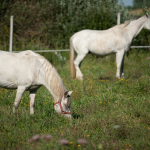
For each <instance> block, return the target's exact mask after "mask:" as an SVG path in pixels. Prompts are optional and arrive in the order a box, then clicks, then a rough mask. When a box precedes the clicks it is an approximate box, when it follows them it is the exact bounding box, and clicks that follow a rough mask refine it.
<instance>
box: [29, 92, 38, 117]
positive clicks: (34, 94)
mask: <svg viewBox="0 0 150 150" xmlns="http://www.w3.org/2000/svg"><path fill="white" fill-rule="evenodd" d="M36 92H37V90H34V91H30V95H29V97H30V114H34V106H35V96H36Z"/></svg>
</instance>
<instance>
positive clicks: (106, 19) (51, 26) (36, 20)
mask: <svg viewBox="0 0 150 150" xmlns="http://www.w3.org/2000/svg"><path fill="white" fill-rule="evenodd" d="M117 1H118V0H42V1H41V0H3V1H2V0H1V2H0V10H1V13H0V46H1V49H4V50H7V49H8V44H9V28H10V16H11V15H13V16H14V49H15V50H17V49H19V50H20V49H24V48H25V47H26V46H27V45H29V44H31V45H32V44H34V45H37V47H39V46H40V45H44V46H45V47H48V48H68V47H69V38H70V37H71V36H72V35H73V34H74V33H75V32H78V31H80V30H83V29H93V30H105V29H108V28H110V27H112V26H114V25H116V22H117V13H118V12H120V13H122V15H121V17H122V20H121V22H124V21H125V20H127V19H130V18H131V15H130V14H129V12H128V10H127V9H126V8H125V7H124V6H123V5H122V6H120V5H118V4H117Z"/></svg>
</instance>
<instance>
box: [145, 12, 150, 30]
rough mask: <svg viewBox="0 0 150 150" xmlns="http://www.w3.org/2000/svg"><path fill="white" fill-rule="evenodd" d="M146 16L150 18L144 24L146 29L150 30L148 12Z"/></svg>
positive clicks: (149, 16)
mask: <svg viewBox="0 0 150 150" xmlns="http://www.w3.org/2000/svg"><path fill="white" fill-rule="evenodd" d="M146 17H147V18H148V19H147V21H146V22H145V24H144V29H147V30H150V15H148V13H146Z"/></svg>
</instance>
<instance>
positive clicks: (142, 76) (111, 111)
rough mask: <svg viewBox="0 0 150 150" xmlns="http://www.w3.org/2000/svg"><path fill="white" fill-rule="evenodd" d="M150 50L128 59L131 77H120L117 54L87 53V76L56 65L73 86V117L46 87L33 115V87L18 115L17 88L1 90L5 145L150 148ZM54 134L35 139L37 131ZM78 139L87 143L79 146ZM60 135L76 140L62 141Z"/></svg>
mask: <svg viewBox="0 0 150 150" xmlns="http://www.w3.org/2000/svg"><path fill="white" fill-rule="evenodd" d="M149 57H150V53H142V52H140V53H136V52H134V53H133V54H131V55H130V56H129V57H128V58H125V67H124V73H125V77H126V79H121V80H118V79H116V78H115V74H116V64H115V61H114V58H113V56H108V57H106V58H100V57H99V58H97V57H96V56H95V55H94V56H92V55H88V56H87V57H86V58H85V59H84V61H83V63H82V66H81V70H82V72H83V75H84V81H78V80H76V79H74V80H73V79H71V78H70V73H69V69H68V68H69V65H68V63H66V64H65V65H63V66H57V68H56V69H57V70H58V73H59V74H60V76H61V77H62V79H63V82H64V84H65V86H66V88H67V89H68V90H72V91H73V94H72V103H71V109H72V114H73V117H74V118H73V119H71V120H69V119H65V118H64V117H60V116H59V115H58V114H56V112H55V111H54V110H53V98H52V96H51V94H50V93H49V92H48V90H46V88H45V87H41V88H40V89H39V90H38V93H37V96H36V104H35V115H34V116H30V115H29V113H30V111H29V99H28V92H26V93H25V94H24V96H23V98H22V101H21V104H20V106H19V109H18V112H17V114H15V115H14V114H13V113H12V109H13V102H14V98H15V94H16V91H15V90H14V91H11V90H5V89H1V90H0V96H1V97H0V149H3V150H4V149H11V150H12V149H22V150H23V149H29V150H31V149H42V150H45V149H55V150H57V149H64V150H66V149H71V150H77V149H79V150H81V149H88V150H91V149H94V150H95V149H103V150H116V149H118V150H123V149H124V150H127V149H128V150H142V149H143V150H148V149H150V99H149V94H150V86H149V85H150V70H149V69H150V65H149V64H150V59H149ZM35 134H39V135H44V134H51V135H52V136H53V138H52V139H51V140H50V141H44V140H40V141H38V142H33V143H30V142H29V139H30V138H31V137H32V136H33V135H35ZM79 138H84V139H86V140H87V141H88V142H89V144H88V145H79V144H78V143H77V140H78V139H79ZM60 139H67V140H69V141H70V142H71V144H70V145H69V146H62V145H60V144H59V140H60Z"/></svg>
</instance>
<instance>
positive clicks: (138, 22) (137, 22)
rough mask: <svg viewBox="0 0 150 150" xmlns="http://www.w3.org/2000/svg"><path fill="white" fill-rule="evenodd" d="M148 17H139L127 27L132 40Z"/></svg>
mask: <svg viewBox="0 0 150 150" xmlns="http://www.w3.org/2000/svg"><path fill="white" fill-rule="evenodd" d="M146 20H147V17H146V16H143V17H141V18H139V19H138V20H135V21H132V22H131V23H130V24H129V25H128V26H127V27H126V30H127V32H128V35H129V37H130V38H131V41H132V39H133V38H135V37H136V36H137V35H138V34H139V33H140V31H141V30H142V29H143V27H144V23H145V22H146Z"/></svg>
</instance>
